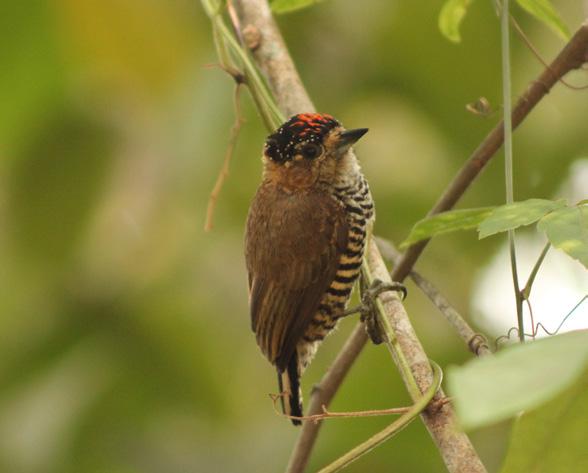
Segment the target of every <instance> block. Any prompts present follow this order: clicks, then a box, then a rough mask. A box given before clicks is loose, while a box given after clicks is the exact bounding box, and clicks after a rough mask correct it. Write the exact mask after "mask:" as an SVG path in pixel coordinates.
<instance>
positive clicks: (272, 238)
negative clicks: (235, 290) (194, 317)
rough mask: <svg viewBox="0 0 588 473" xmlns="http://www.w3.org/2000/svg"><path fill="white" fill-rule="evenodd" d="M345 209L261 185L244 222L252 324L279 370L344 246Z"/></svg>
mask: <svg viewBox="0 0 588 473" xmlns="http://www.w3.org/2000/svg"><path fill="white" fill-rule="evenodd" d="M347 233H348V229H347V223H346V220H345V213H344V210H343V208H342V207H341V206H340V205H339V204H338V203H337V202H336V201H335V200H334V199H333V198H331V197H330V196H329V195H328V194H325V193H322V192H318V191H314V192H309V193H306V194H296V195H291V194H287V193H285V192H283V191H280V190H279V189H277V188H275V187H273V186H270V185H265V186H262V187H260V189H259V190H258V192H257V194H256V196H255V198H254V200H253V203H252V204H251V209H250V211H249V217H248V220H247V233H246V236H245V259H246V262H247V270H248V273H249V305H250V311H251V323H252V328H253V331H254V332H255V333H256V336H257V343H258V344H259V346H260V348H261V350H262V352H263V353H264V355H265V356H266V357H267V358H268V359H269V360H270V361H271V362H272V363H275V364H276V365H277V367H278V368H279V369H281V370H283V369H285V368H286V365H287V363H288V360H289V359H290V357H291V356H292V354H293V352H294V350H295V348H296V344H297V343H298V341H299V340H300V338H301V337H302V336H303V334H304V331H305V329H306V327H307V326H308V324H309V323H310V321H311V320H312V318H313V316H314V315H315V313H316V310H317V307H318V305H319V302H320V299H321V297H322V296H323V294H324V293H325V292H326V290H327V288H328V287H329V285H330V284H331V282H332V281H333V279H334V277H335V273H336V272H337V267H338V264H339V257H340V255H341V253H343V252H344V251H345V248H346V246H347Z"/></svg>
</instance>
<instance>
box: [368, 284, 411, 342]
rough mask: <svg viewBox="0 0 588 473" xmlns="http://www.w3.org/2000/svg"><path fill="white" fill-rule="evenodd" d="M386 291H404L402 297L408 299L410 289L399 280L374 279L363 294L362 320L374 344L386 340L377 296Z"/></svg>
mask: <svg viewBox="0 0 588 473" xmlns="http://www.w3.org/2000/svg"><path fill="white" fill-rule="evenodd" d="M386 291H397V292H401V293H402V299H401V300H404V299H406V296H407V294H408V291H407V290H406V287H405V286H404V285H403V284H401V283H399V282H395V281H393V282H391V283H385V282H383V281H382V280H380V279H374V281H373V282H372V284H371V285H370V287H369V288H367V289H366V290H365V291H364V292H363V294H362V296H361V302H362V305H361V308H360V314H361V317H360V320H361V321H362V322H364V323H365V329H366V332H367V334H368V336H369V337H370V339H371V341H372V342H373V343H374V345H379V344H380V343H382V342H383V341H384V339H383V337H382V330H381V328H380V326H379V324H378V318H377V317H376V310H375V305H376V298H377V297H378V296H379V295H380V294H382V293H383V292H386Z"/></svg>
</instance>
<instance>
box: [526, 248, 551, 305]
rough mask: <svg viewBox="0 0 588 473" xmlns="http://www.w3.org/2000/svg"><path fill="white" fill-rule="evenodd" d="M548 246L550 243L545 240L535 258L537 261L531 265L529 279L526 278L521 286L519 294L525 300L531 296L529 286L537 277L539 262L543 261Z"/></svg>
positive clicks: (530, 286)
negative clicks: (537, 256) (525, 281)
mask: <svg viewBox="0 0 588 473" xmlns="http://www.w3.org/2000/svg"><path fill="white" fill-rule="evenodd" d="M550 247H551V243H550V242H547V243H546V244H545V246H544V247H543V250H542V251H541V254H540V255H539V258H537V261H536V262H535V265H534V266H533V269H532V270H531V274H529V279H527V283H526V284H525V287H523V289H522V291H521V295H522V296H523V298H524V299H525V300H529V297H530V296H531V288H532V287H533V283H534V282H535V278H536V277H537V273H538V272H539V268H540V267H541V264H542V263H543V260H544V259H545V256H547V252H548V251H549V248H550Z"/></svg>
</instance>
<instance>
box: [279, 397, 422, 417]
mask: <svg viewBox="0 0 588 473" xmlns="http://www.w3.org/2000/svg"><path fill="white" fill-rule="evenodd" d="M281 397H283V393H282V394H270V399H271V400H272V402H273V407H274V411H275V413H276V414H278V415H279V416H280V417H284V418H286V419H292V420H301V421H305V422H306V421H308V422H314V423H317V422H318V421H319V420H325V419H348V418H356V417H378V416H387V415H395V414H404V413H405V412H408V411H409V410H410V409H411V408H412V406H410V407H391V408H389V409H369V410H365V411H347V412H333V411H329V410H328V409H327V406H325V405H323V406H321V408H322V410H323V412H322V414H314V415H310V416H291V415H288V414H284V413H283V412H282V410H281V409H278V404H277V403H278V401H279V400H280V398H281Z"/></svg>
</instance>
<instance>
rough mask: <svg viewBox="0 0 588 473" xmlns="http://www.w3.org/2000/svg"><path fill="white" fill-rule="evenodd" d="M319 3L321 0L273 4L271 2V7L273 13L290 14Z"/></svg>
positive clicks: (282, 0)
mask: <svg viewBox="0 0 588 473" xmlns="http://www.w3.org/2000/svg"><path fill="white" fill-rule="evenodd" d="M320 1H321V0H273V2H271V7H272V11H273V12H274V13H290V12H293V11H296V10H301V9H303V8H306V7H310V6H311V5H314V4H315V3H318V2H320Z"/></svg>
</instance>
